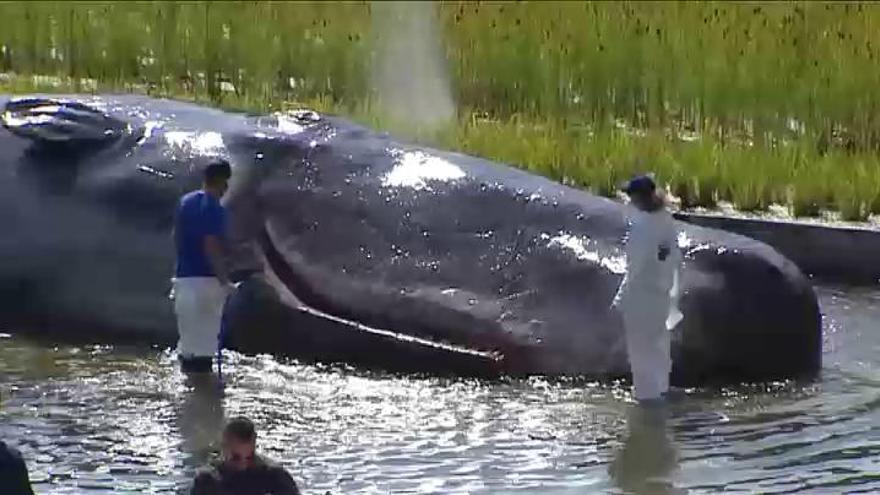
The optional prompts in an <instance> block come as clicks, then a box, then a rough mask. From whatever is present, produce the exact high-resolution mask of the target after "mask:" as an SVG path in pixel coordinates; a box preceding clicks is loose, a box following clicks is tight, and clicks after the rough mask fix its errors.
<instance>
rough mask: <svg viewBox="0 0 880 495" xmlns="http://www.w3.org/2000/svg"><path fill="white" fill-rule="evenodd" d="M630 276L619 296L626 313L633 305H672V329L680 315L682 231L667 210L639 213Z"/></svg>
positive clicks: (629, 248)
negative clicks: (680, 240) (679, 274)
mask: <svg viewBox="0 0 880 495" xmlns="http://www.w3.org/2000/svg"><path fill="white" fill-rule="evenodd" d="M625 250H626V263H627V269H626V275H625V276H624V279H623V282H622V283H621V284H620V288H619V289H618V291H617V296H616V297H615V304H618V305H619V306H620V307H621V309H623V310H624V311H625V310H626V308H627V307H632V305H636V306H641V305H645V304H657V303H658V299H661V300H664V301H667V302H666V303H665V304H669V305H670V306H671V308H670V309H671V311H670V316H672V317H673V318H672V320H674V321H668V322H667V323H671V324H672V326H674V325H675V323H677V320H678V319H679V318H680V314H678V313H677V308H676V307H675V303H676V299H677V295H678V294H677V292H678V287H677V285H678V267H679V265H680V263H681V250H680V249H679V248H678V229H677V228H676V226H675V220H674V219H673V218H672V215H671V214H670V213H669V212H668V211H666V210H665V209H660V210H657V211H654V212H643V211H639V212H638V213H637V214H636V215H635V217H634V219H633V222H632V226H631V228H630V232H629V235H628V237H627V240H626V247H625Z"/></svg>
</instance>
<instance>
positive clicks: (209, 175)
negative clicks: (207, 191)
mask: <svg viewBox="0 0 880 495" xmlns="http://www.w3.org/2000/svg"><path fill="white" fill-rule="evenodd" d="M230 177H232V167H230V166H229V162H227V161H226V160H224V159H222V158H218V159H216V160H213V161H211V162H210V163H208V165H206V166H205V171H204V179H205V182H207V183H209V184H210V183H213V182H215V181H216V180H217V179H227V180H228V179H229V178H230Z"/></svg>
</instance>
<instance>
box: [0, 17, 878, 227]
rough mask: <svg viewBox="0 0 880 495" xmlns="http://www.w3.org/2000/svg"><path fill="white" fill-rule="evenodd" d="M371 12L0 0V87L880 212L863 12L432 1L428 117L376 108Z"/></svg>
mask: <svg viewBox="0 0 880 495" xmlns="http://www.w3.org/2000/svg"><path fill="white" fill-rule="evenodd" d="M375 10H376V6H375V5H373V4H370V3H366V2H345V3H342V2H339V3H329V2H298V3H287V2H213V3H206V2H62V1H58V2H0V19H3V20H4V22H3V24H4V29H3V30H0V73H6V74H13V75H12V76H7V77H6V78H5V79H0V90H3V91H6V92H27V91H33V90H43V91H106V90H125V91H137V92H145V93H149V94H154V95H163V96H173V97H176V98H183V99H189V100H195V101H198V102H202V103H208V104H213V105H218V106H223V107H228V108H237V109H247V110H254V111H268V110H278V109H284V108H287V107H291V106H299V105H303V106H313V107H316V109H317V110H320V111H329V112H334V113H340V114H344V115H349V116H351V117H352V118H354V119H356V120H359V121H362V122H365V123H367V124H370V125H372V126H375V127H381V128H385V129H389V130H392V131H395V132H398V133H401V134H404V135H406V136H408V137H411V138H414V139H418V140H423V141H426V142H430V143H431V144H435V145H441V146H443V147H448V148H452V149H457V150H462V151H465V152H468V153H472V154H477V155H481V156H485V157H487V158H491V159H495V160H499V161H504V162H508V163H512V164H515V165H518V166H521V167H523V168H526V169H528V170H530V171H533V172H536V173H540V174H544V175H547V176H549V177H551V178H553V179H555V180H559V181H562V182H565V183H568V184H572V185H575V186H578V187H583V188H586V189H590V190H592V191H594V192H596V193H599V194H604V195H611V194H613V193H614V189H615V186H616V185H617V184H618V183H619V182H620V181H621V180H623V179H624V178H626V177H627V176H628V175H629V174H631V173H634V172H637V171H643V170H654V171H655V172H656V173H657V175H658V176H659V177H660V178H661V179H662V180H663V181H664V182H665V183H667V184H668V185H669V188H670V190H671V191H672V192H673V193H674V194H675V195H676V196H678V197H679V198H680V199H681V201H682V204H683V206H686V207H709V208H711V207H714V206H715V205H716V204H717V203H718V202H719V201H729V202H733V203H734V204H735V205H737V206H738V207H739V208H740V209H743V210H749V211H763V210H766V209H767V208H768V207H769V206H770V205H771V204H772V203H780V204H784V205H787V206H788V207H789V208H790V209H791V211H792V213H793V214H795V215H797V216H814V215H818V214H819V213H820V212H821V211H822V210H825V209H834V210H837V211H839V212H840V213H841V215H842V217H843V218H846V219H853V220H864V219H865V218H867V216H868V215H870V214H872V213H880V197H878V191H880V163H878V159H877V157H876V153H877V151H878V150H880V117H878V115H880V111H878V110H880V92H878V91H877V88H880V63H878V60H877V57H878V56H880V53H878V50H880V6H875V5H873V4H859V3H845V4H844V3H840V4H838V3H820V2H793V3H788V2H786V3H782V2H779V3H766V4H757V3H727V2H707V3H696V2H681V3H666V2H516V3H512V2H479V3H478V2H470V1H467V2H443V3H440V4H437V13H438V19H439V22H440V27H441V29H440V31H441V32H442V47H443V49H444V50H445V55H446V57H445V58H446V61H447V64H446V66H447V68H448V71H449V74H450V83H451V88H452V94H453V98H454V101H455V102H456V106H457V115H458V116H457V118H456V119H455V121H454V122H452V123H451V124H450V125H449V126H448V128H444V129H440V130H437V129H431V130H424V129H419V128H414V127H413V126H412V125H409V124H408V123H407V122H396V121H392V120H390V119H389V118H388V116H387V115H385V114H384V113H383V112H382V110H381V108H382V107H381V106H380V105H378V104H377V93H376V88H375V87H373V79H372V78H371V69H372V67H373V61H374V58H373V57H374V55H375V51H376V49H377V46H378V45H377V40H378V39H379V37H378V36H377V33H376V31H377V27H376V26H377V24H376V22H377V19H376V16H374V15H373V14H374V11H375ZM383 12H384V11H383ZM382 15H385V14H384V13H383V14H382ZM413 62H415V61H413ZM403 65H404V66H402V67H401V76H400V77H401V78H405V77H408V76H407V72H406V69H407V67H406V66H405V65H406V64H403ZM34 75H40V76H51V77H54V78H56V79H54V80H53V79H45V78H42V79H37V80H35V79H34V78H33V77H32V76H34ZM53 81H55V83H53ZM56 83H57V84H56Z"/></svg>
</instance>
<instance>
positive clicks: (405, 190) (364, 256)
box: [0, 95, 822, 385]
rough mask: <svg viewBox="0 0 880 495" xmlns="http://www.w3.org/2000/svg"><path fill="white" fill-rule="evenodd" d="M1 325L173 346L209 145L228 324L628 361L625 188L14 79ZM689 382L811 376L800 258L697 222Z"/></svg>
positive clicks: (277, 345) (333, 358) (491, 354)
mask: <svg viewBox="0 0 880 495" xmlns="http://www.w3.org/2000/svg"><path fill="white" fill-rule="evenodd" d="M0 106H3V108H4V111H3V115H2V123H3V129H0V171H2V174H3V177H2V181H0V187H2V193H0V221H2V225H3V228H4V235H3V236H2V240H0V246H2V248H0V323H2V324H3V325H4V328H7V329H12V330H11V331H17V332H30V333H32V334H37V335H38V336H43V337H48V338H51V339H53V340H54V341H58V340H71V341H77V342H99V343H100V342H108V343H124V342H139V343H152V344H158V345H173V344H174V342H175V340H176V330H175V322H174V316H173V312H172V307H171V304H170V302H169V300H168V296H167V294H168V290H169V287H170V277H171V273H172V268H173V263H174V256H173V245H172V241H171V230H172V224H173V213H174V209H175V206H176V202H177V201H178V199H179V197H180V196H181V195H182V194H183V193H185V192H186V191H189V190H192V189H194V188H197V187H198V185H199V182H200V167H201V166H202V165H203V164H204V163H206V161H207V160H208V159H209V158H210V157H211V156H215V155H219V156H224V157H226V158H227V159H228V160H229V161H230V162H231V163H232V165H233V168H234V173H233V175H234V177H233V181H232V184H231V187H230V190H229V192H228V193H227V196H226V197H225V198H224V201H225V203H226V204H227V206H228V209H229V217H230V218H229V229H230V242H231V245H232V248H231V253H230V261H231V263H232V264H233V266H234V268H235V274H236V279H237V280H239V281H241V282H242V283H241V284H240V286H239V289H238V290H237V291H236V292H235V293H234V294H233V295H232V296H231V298H230V300H229V301H228V304H227V306H226V312H225V321H226V333H227V346H228V347H230V348H234V349H237V350H240V351H242V352H245V353H271V354H273V355H276V356H285V357H292V358H296V359H299V360H302V361H305V362H322V363H344V364H348V365H353V366H357V367H360V368H367V369H370V368H379V369H384V370H389V371H392V372H414V373H426V374H451V375H463V376H486V377H493V376H499V375H510V376H524V375H535V374H537V375H545V376H581V377H587V378H590V379H593V378H599V379H607V378H613V377H623V378H626V375H627V373H628V364H627V357H626V351H625V346H624V345H623V330H622V327H621V321H620V317H619V315H617V314H616V313H615V312H614V311H612V310H610V309H609V306H610V303H611V301H612V298H613V296H614V293H615V290H616V288H617V286H618V284H619V283H620V281H621V278H622V276H623V274H624V273H625V269H626V260H625V256H624V255H623V251H622V246H623V241H624V239H625V235H626V226H627V223H626V222H627V217H628V214H629V210H628V209H627V208H628V207H627V206H625V205H621V204H618V203H616V202H614V201H611V200H607V199H603V198H599V197H596V196H593V195H591V194H588V193H586V192H583V191H580V190H577V189H573V188H570V187H566V186H563V185H560V184H557V183H555V182H552V181H550V180H547V179H545V178H542V177H539V176H536V175H532V174H529V173H527V172H525V171H522V170H518V169H515V168H512V167H508V166H504V165H500V164H497V163H492V162H489V161H487V160H483V159H479V158H474V157H471V156H466V155H463V154H457V153H450V152H445V151H439V150H435V149H429V148H425V147H419V146H413V145H409V144H406V143H403V142H400V141H397V140H395V139H394V138H393V137H391V136H388V135H387V134H382V133H377V132H373V131H371V130H369V129H366V128H364V127H361V126H358V125H355V124H353V123H351V122H348V121H346V120H344V119H341V118H337V117H333V116H326V115H318V114H315V113H314V112H309V111H300V112H288V113H284V114H280V113H279V114H271V115H248V114H243V113H234V112H224V111H220V110H217V109H212V108H206V107H201V106H198V105H195V104H190V103H184V102H179V101H173V100H163V99H152V98H149V97H145V96H135V95H104V96H90V95H65V96H58V95H56V96H40V95H34V96H27V97H21V96H19V97H14V98H13V97H10V96H0ZM680 226H681V229H682V234H681V236H680V239H679V241H680V242H679V244H680V248H681V249H682V250H683V251H684V254H685V264H684V267H683V271H682V280H681V283H682V291H683V295H682V298H681V302H680V306H681V309H682V313H683V314H684V319H683V320H682V321H681V322H680V323H679V324H678V326H677V327H676V328H675V329H674V330H673V362H674V365H673V377H672V381H673V383H674V384H679V385H688V384H696V385H702V384H707V383H713V382H722V383H730V382H742V381H762V380H777V379H785V378H803V377H812V376H814V375H815V374H816V373H817V372H818V371H819V369H820V366H821V341H822V339H821V335H822V334H821V315H820V311H819V306H818V303H817V299H816V296H815V293H814V291H813V289H812V287H811V285H810V283H809V281H808V280H807V279H806V278H805V277H804V276H803V275H802V273H801V272H800V270H799V269H798V268H797V267H796V266H795V265H794V264H793V263H791V262H790V261H789V260H787V259H785V258H784V257H783V256H781V255H780V254H779V253H777V252H776V251H775V250H773V249H772V248H770V247H769V246H767V245H765V244H762V243H760V242H757V241H754V240H751V239H749V238H745V237H740V236H736V235H732V234H728V233H725V232H722V231H717V230H710V229H705V228H700V227H696V226H692V225H688V224H684V223H681V224H680Z"/></svg>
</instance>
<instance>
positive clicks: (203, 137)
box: [165, 131, 226, 156]
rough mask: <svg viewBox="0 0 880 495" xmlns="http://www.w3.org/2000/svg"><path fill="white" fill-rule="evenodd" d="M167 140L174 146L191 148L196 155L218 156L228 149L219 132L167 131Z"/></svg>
mask: <svg viewBox="0 0 880 495" xmlns="http://www.w3.org/2000/svg"><path fill="white" fill-rule="evenodd" d="M165 141H166V142H167V143H168V145H169V146H171V147H172V148H179V149H183V150H191V151H192V152H193V154H196V155H207V156H216V155H220V154H222V153H223V151H225V150H226V144H225V143H224V142H223V136H221V135H220V133H219V132H213V131H209V132H188V131H167V132H166V133H165Z"/></svg>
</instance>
